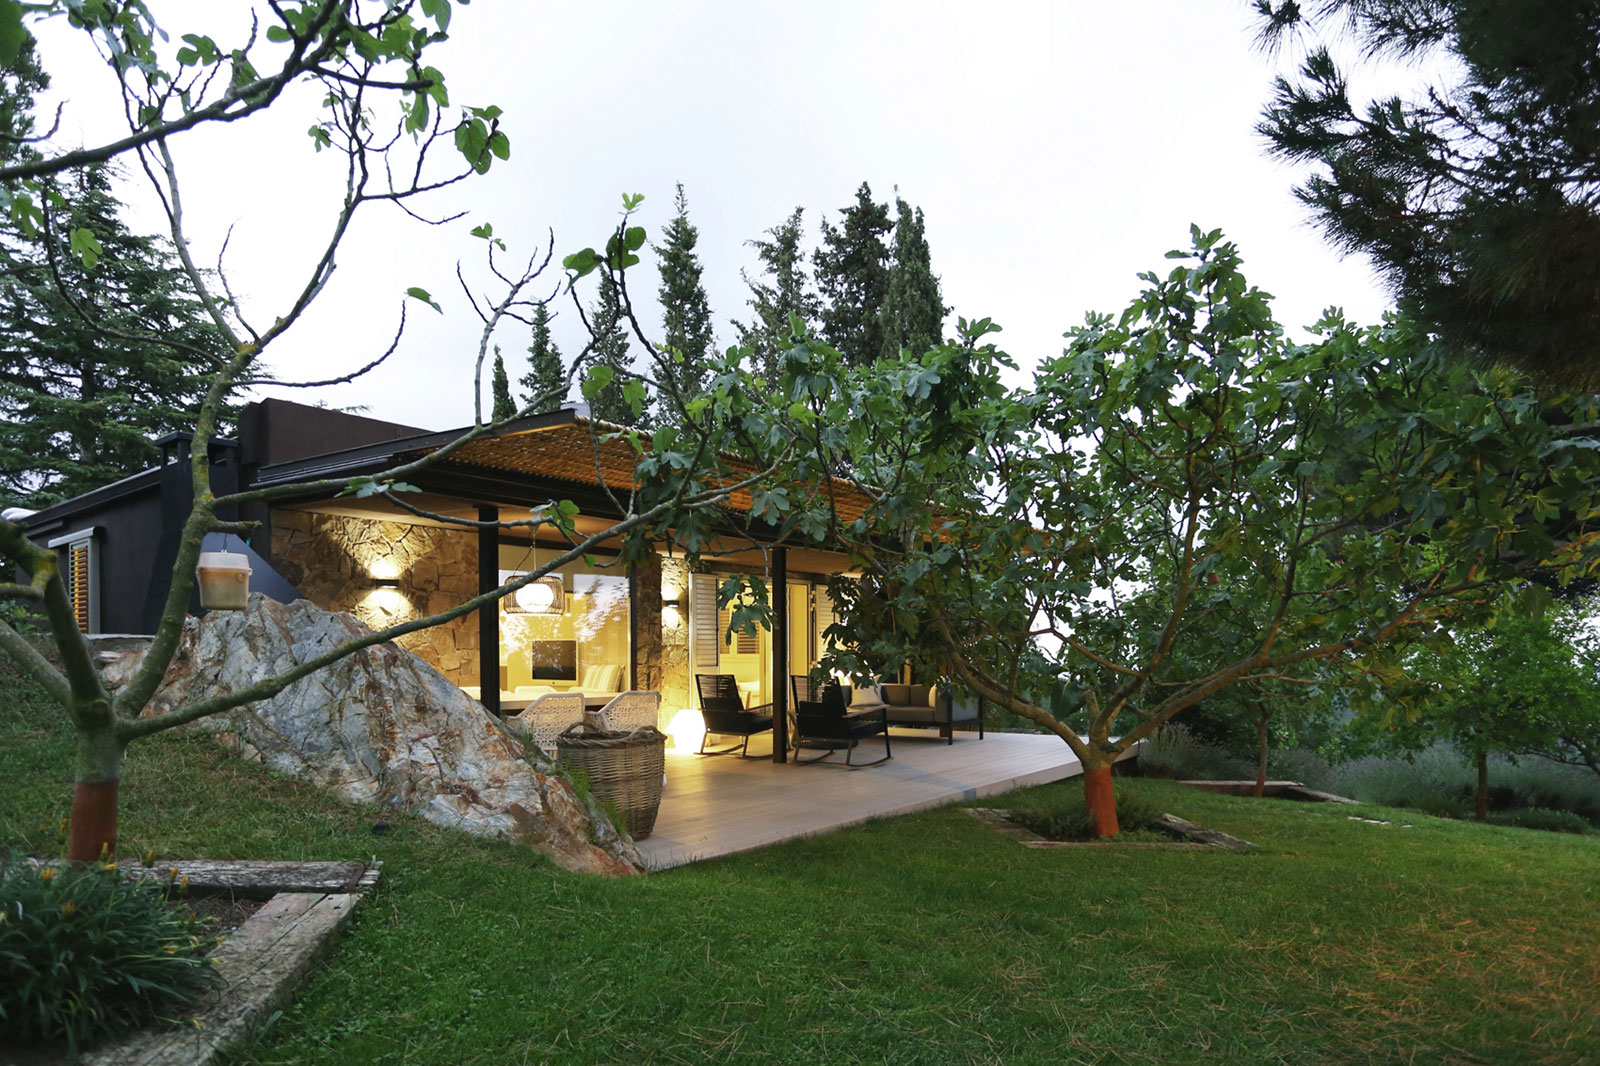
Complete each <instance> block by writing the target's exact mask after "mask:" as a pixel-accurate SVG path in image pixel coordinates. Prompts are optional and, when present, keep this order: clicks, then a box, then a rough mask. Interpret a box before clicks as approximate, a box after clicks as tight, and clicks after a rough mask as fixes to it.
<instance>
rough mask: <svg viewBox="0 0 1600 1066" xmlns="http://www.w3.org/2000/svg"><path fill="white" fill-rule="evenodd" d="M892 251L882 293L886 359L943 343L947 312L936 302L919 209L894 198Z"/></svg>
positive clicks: (936, 290) (936, 286) (936, 289)
mask: <svg viewBox="0 0 1600 1066" xmlns="http://www.w3.org/2000/svg"><path fill="white" fill-rule="evenodd" d="M895 210H896V212H897V216H896V218H895V223H894V248H893V252H892V260H891V265H890V268H889V284H888V287H887V289H886V291H885V292H884V297H883V310H882V311H881V312H880V316H881V317H882V319H883V352H882V354H883V355H884V356H886V357H888V358H893V357H895V356H897V355H899V354H900V349H902V348H905V349H907V350H909V351H912V352H925V351H927V350H928V349H929V348H933V347H936V346H937V345H938V344H939V342H940V341H942V340H943V339H944V316H945V314H946V312H947V311H948V308H946V307H945V306H944V304H943V303H942V302H940V299H939V279H938V278H936V277H934V276H933V264H932V262H931V258H930V255H929V252H928V239H927V237H926V236H925V235H924V231H923V221H922V208H920V207H919V208H917V209H916V211H915V212H913V211H912V209H911V205H910V204H908V203H906V202H905V201H904V200H902V199H900V198H899V197H896V198H895Z"/></svg>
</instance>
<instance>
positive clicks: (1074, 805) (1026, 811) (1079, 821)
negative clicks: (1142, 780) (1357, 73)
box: [1011, 782, 1163, 840]
mask: <svg viewBox="0 0 1600 1066" xmlns="http://www.w3.org/2000/svg"><path fill="white" fill-rule="evenodd" d="M1116 792H1117V827H1118V829H1119V830H1120V832H1119V833H1118V834H1117V835H1118V836H1119V837H1126V836H1127V835H1128V834H1129V833H1136V834H1144V833H1152V832H1159V827H1160V824H1161V815H1162V813H1163V812H1162V810H1161V808H1160V807H1159V806H1158V805H1156V803H1155V802H1153V801H1152V800H1150V799H1148V798H1146V797H1145V796H1144V795H1143V794H1141V793H1140V792H1139V791H1138V790H1137V789H1133V788H1129V787H1128V786H1127V784H1126V782H1119V783H1118V785H1117V790H1116ZM1011 818H1012V821H1014V822H1016V823H1017V824H1018V825H1020V826H1023V827H1024V828H1026V829H1030V830H1032V831H1033V832H1035V833H1038V834H1039V835H1040V836H1042V837H1044V838H1046V839H1047V840H1093V839H1096V838H1095V836H1094V834H1093V833H1092V832H1091V830H1090V826H1089V811H1088V809H1087V808H1086V807H1085V806H1084V802H1083V793H1082V792H1081V791H1076V790H1051V791H1048V792H1043V793H1038V794H1036V795H1035V796H1033V797H1032V798H1030V799H1028V800H1026V801H1023V802H1022V803H1020V804H1019V805H1018V806H1016V807H1013V808H1012V810H1011Z"/></svg>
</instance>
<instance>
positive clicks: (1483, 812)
mask: <svg viewBox="0 0 1600 1066" xmlns="http://www.w3.org/2000/svg"><path fill="white" fill-rule="evenodd" d="M1472 817H1473V818H1474V819H1475V820H1477V821H1480V822H1481V821H1483V820H1484V819H1485V818H1487V817H1489V753H1488V752H1486V751H1480V752H1478V807H1477V810H1476V811H1474V812H1473V815H1472Z"/></svg>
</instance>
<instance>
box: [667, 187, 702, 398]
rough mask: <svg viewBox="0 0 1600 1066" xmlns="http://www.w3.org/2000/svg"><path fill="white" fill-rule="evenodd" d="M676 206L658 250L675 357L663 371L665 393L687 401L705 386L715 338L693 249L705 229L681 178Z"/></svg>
mask: <svg viewBox="0 0 1600 1066" xmlns="http://www.w3.org/2000/svg"><path fill="white" fill-rule="evenodd" d="M673 206H674V207H675V208H676V209H677V214H676V215H674V216H673V218H672V221H671V222H669V223H667V226H666V229H665V230H664V231H663V232H664V234H665V236H666V240H665V242H664V243H662V244H661V245H660V246H659V247H658V248H656V253H657V254H658V255H659V256H660V258H661V293H660V294H661V315H662V328H663V335H662V341H663V342H664V344H665V347H666V349H667V351H666V353H665V354H666V355H667V357H668V358H669V359H671V360H672V362H671V365H670V366H668V367H662V368H661V369H660V373H661V375H662V377H663V378H664V379H666V380H664V381H663V382H662V389H663V391H666V390H668V389H671V390H673V391H676V392H677V393H678V396H679V398H680V399H681V400H682V401H684V402H687V401H688V400H691V399H693V398H694V397H695V396H697V395H699V394H700V393H701V392H702V391H704V389H705V383H706V377H707V372H706V357H707V356H708V355H710V354H711V351H712V345H713V344H714V339H713V337H712V334H711V303H710V301H708V300H707V299H706V289H705V286H704V285H703V284H702V283H701V281H700V272H701V270H700V257H699V256H697V255H695V251H694V249H695V245H696V243H698V241H699V239H700V231H699V230H698V229H697V228H695V226H694V225H693V224H692V223H690V221H689V201H688V200H687V198H685V196H684V194H683V183H682V182H679V183H678V194H677V197H676V198H675V199H674V200H673ZM680 358H681V360H682V361H681V362H680V361H679V359H680ZM664 406H665V409H667V410H676V408H677V405H676V404H668V405H664Z"/></svg>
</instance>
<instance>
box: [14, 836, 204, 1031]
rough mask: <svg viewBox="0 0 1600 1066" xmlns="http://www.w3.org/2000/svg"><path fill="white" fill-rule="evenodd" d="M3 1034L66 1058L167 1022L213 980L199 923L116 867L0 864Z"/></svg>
mask: <svg viewBox="0 0 1600 1066" xmlns="http://www.w3.org/2000/svg"><path fill="white" fill-rule="evenodd" d="M0 907H3V908H4V914H3V916H0V972H3V973H5V974H6V979H5V980H4V981H3V982H0V1029H3V1031H4V1034H5V1037H6V1038H7V1040H6V1042H8V1043H19V1044H34V1043H57V1042H64V1043H65V1044H66V1046H67V1050H68V1053H69V1055H71V1056H73V1057H76V1054H77V1052H78V1050H79V1049H80V1048H83V1047H87V1046H90V1045H92V1044H94V1043H97V1042H99V1041H101V1040H103V1039H105V1038H106V1037H109V1036H111V1035H114V1034H116V1033H119V1032H124V1031H126V1030H129V1029H135V1028H139V1027H141V1026H145V1025H149V1024H151V1023H152V1022H155V1021H160V1020H164V1019H167V1018H170V1017H171V1016H172V1014H174V1013H176V1012H177V1011H179V1010H181V1009H183V1008H184V1007H186V1006H189V1005H190V1004H192V1003H193V1002H194V1001H195V999H196V998H197V997H198V996H199V994H200V992H201V991H203V990H204V989H206V988H208V987H212V986H214V985H215V984H216V983H217V976H216V971H215V970H214V969H212V967H211V966H210V965H209V963H208V962H207V961H206V960H205V959H204V958H203V956H202V953H203V951H204V950H205V949H206V948H208V947H210V946H211V943H212V942H211V941H210V940H204V939H202V938H201V937H200V936H198V935H197V931H198V928H199V923H198V921H197V920H196V919H194V918H193V917H192V916H185V915H183V914H181V913H176V912H174V911H173V910H172V909H170V908H169V907H168V906H167V904H166V902H165V900H164V899H163V897H162V893H161V891H160V890H159V889H158V888H156V887H155V886H152V885H148V884H135V883H131V882H127V881H124V880H123V879H122V878H121V877H120V876H119V875H118V874H117V872H116V868H115V866H108V865H93V866H87V867H69V866H60V867H49V866H46V867H39V866H37V865H36V864H34V863H32V862H28V861H26V860H23V859H21V858H19V857H18V856H17V855H15V854H12V855H11V856H10V857H9V858H7V859H5V860H0Z"/></svg>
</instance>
